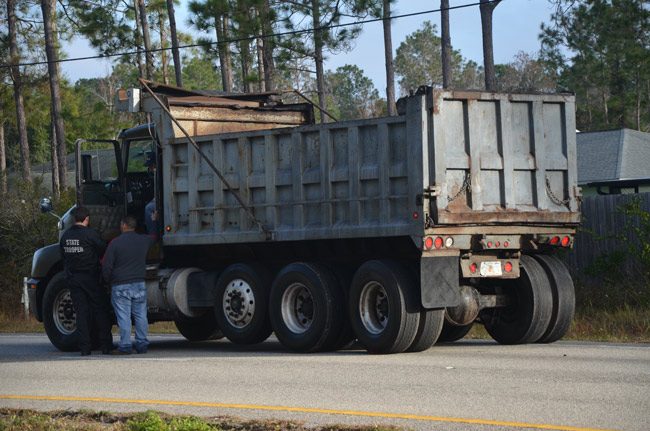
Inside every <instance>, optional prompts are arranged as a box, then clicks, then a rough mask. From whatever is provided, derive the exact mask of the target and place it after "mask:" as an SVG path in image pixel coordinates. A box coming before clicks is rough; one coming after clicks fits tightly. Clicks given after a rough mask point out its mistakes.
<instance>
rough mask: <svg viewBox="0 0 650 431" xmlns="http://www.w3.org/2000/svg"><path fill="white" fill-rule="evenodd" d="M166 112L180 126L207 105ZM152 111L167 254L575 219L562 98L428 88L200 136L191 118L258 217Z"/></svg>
mask: <svg viewBox="0 0 650 431" xmlns="http://www.w3.org/2000/svg"><path fill="white" fill-rule="evenodd" d="M169 100H172V99H169ZM170 106H173V107H174V110H175V111H174V112H175V113H176V114H175V115H178V116H179V119H180V120H181V121H188V122H191V121H199V120H198V119H200V118H201V115H202V114H201V112H202V110H203V109H207V107H205V106H200V107H198V108H195V107H192V106H180V105H176V104H175V103H174V102H173V101H171V102H170ZM213 109H216V108H213ZM242 109H244V108H242ZM149 112H151V113H152V119H153V121H155V122H156V124H157V127H158V132H157V133H158V136H159V137H160V138H161V144H162V151H163V162H164V164H163V179H164V182H163V192H164V224H165V226H168V227H169V231H168V233H166V235H165V237H164V242H165V244H166V245H192V244H216V243H239V242H254V241H267V240H268V239H269V238H272V240H274V241H296V240H307V239H315V240H317V239H338V238H368V237H376V238H378V237H396V236H410V237H411V238H413V240H414V241H416V243H419V240H418V238H421V237H422V236H423V235H424V232H425V229H427V228H431V227H454V226H456V227H463V226H464V227H466V228H468V229H474V228H473V227H472V226H475V228H476V229H478V228H481V229H485V227H486V226H488V227H489V226H496V227H497V228H503V227H504V226H511V227H512V228H515V229H517V231H518V232H519V231H521V229H523V231H524V232H526V229H528V228H530V232H531V233H534V232H536V230H535V229H538V230H539V229H542V228H543V227H545V226H546V227H557V228H560V227H563V228H565V227H570V226H574V225H575V224H576V223H577V222H578V221H579V217H580V215H579V212H578V203H577V198H578V196H577V188H576V179H577V177H576V152H575V148H576V144H575V116H574V97H573V96H569V95H552V96H551V95H513V94H496V93H485V92H453V91H452V92H449V91H445V92H436V91H432V90H431V89H427V90H422V91H420V92H418V94H416V95H414V96H410V97H408V98H405V99H404V100H403V101H402V102H401V103H400V112H401V115H399V116H395V117H384V118H376V119H368V120H358V121H348V122H338V123H330V124H324V125H308V126H302V127H292V128H278V129H273V130H258V131H248V132H246V131H244V132H238V133H220V134H208V135H206V134H203V133H199V132H201V131H203V130H205V129H202V128H201V127H203V123H199V125H197V129H196V130H197V133H196V134H197V135H199V136H198V137H197V138H196V141H197V143H198V145H199V147H200V148H201V150H202V151H203V152H204V153H205V154H206V155H207V156H208V157H209V159H210V160H211V161H212V162H213V163H214V165H215V166H216V167H217V168H218V169H219V171H220V172H221V173H223V175H224V176H225V178H226V179H227V181H228V182H229V183H230V184H231V186H232V189H233V191H234V192H236V193H237V194H238V195H239V196H240V197H241V199H242V200H243V201H244V202H245V204H246V205H247V206H248V207H249V208H250V209H251V210H252V212H253V214H254V217H255V219H256V220H253V219H252V218H251V217H250V216H249V214H247V212H246V211H244V210H242V208H241V207H240V205H239V204H238V202H237V199H236V198H235V196H234V193H233V192H231V191H229V190H228V189H227V187H226V186H225V185H224V184H223V183H222V182H221V181H220V180H219V179H218V176H217V175H215V173H214V172H213V171H212V169H211V168H210V167H209V166H208V164H207V163H206V162H205V161H204V160H202V159H201V157H200V156H199V155H198V154H197V151H196V150H195V149H194V148H193V147H192V146H191V145H190V144H189V142H188V140H187V139H186V138H179V137H178V135H177V131H176V130H175V129H174V126H173V124H172V122H171V121H170V119H169V117H168V116H167V114H165V113H164V112H163V111H162V110H160V109H158V108H156V107H155V106H154V105H149ZM215 112H216V111H215ZM273 115H277V113H274V114H273ZM292 115H295V112H294V113H292ZM206 124H208V123H206ZM219 124H220V126H218V127H229V125H231V124H244V123H239V122H238V121H235V122H233V121H220V122H219ZM206 127H207V126H206ZM215 127H217V126H216V125H215ZM233 127H234V126H233ZM256 221H259V222H260V223H261V224H262V225H263V226H264V227H265V229H266V230H267V232H261V229H260V226H259V224H257V223H256ZM269 232H271V233H272V235H268V233H269Z"/></svg>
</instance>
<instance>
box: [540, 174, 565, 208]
mask: <svg viewBox="0 0 650 431" xmlns="http://www.w3.org/2000/svg"><path fill="white" fill-rule="evenodd" d="M545 178H546V194H547V195H548V197H549V198H551V201H552V202H553V203H554V204H555V205H560V206H565V207H567V209H568V210H569V211H571V207H570V206H569V202H571V199H564V200H562V199H560V198H558V197H557V196H555V193H553V190H551V181H550V180H549V179H548V176H545Z"/></svg>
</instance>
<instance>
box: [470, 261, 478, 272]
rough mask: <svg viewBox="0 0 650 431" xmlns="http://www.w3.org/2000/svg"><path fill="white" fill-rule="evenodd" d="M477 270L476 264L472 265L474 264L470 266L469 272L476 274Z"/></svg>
mask: <svg viewBox="0 0 650 431" xmlns="http://www.w3.org/2000/svg"><path fill="white" fill-rule="evenodd" d="M477 269H478V266H476V264H475V263H472V264H470V265H469V272H471V273H472V274H476V270H477Z"/></svg>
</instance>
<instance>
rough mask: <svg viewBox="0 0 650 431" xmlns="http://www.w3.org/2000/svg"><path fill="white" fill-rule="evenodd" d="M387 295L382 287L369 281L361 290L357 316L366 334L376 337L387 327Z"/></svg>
mask: <svg viewBox="0 0 650 431" xmlns="http://www.w3.org/2000/svg"><path fill="white" fill-rule="evenodd" d="M388 306H389V303H388V295H387V294H386V289H384V286H382V285H381V284H379V283H377V282H376V281H371V282H369V283H367V284H366V285H365V286H363V289H361V296H360V297H359V316H360V317H361V323H362V324H363V326H364V327H365V328H366V330H367V331H368V332H370V333H371V334H373V335H378V334H380V333H382V332H383V331H384V329H386V326H387V325H388V314H389V311H388Z"/></svg>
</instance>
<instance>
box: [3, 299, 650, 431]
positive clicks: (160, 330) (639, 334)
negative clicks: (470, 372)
mask: <svg viewBox="0 0 650 431" xmlns="http://www.w3.org/2000/svg"><path fill="white" fill-rule="evenodd" d="M3 332H4V333H43V332H44V329H43V324H42V323H41V322H38V321H36V319H34V318H33V317H29V318H28V319H25V318H24V317H20V316H11V315H9V314H7V313H2V312H0V333H3ZM113 332H114V334H117V327H116V326H114V327H113ZM149 332H150V333H151V334H178V330H177V329H176V326H175V325H174V322H156V323H153V324H151V325H149ZM465 338H468V339H477V340H484V339H490V336H489V335H488V333H487V332H486V331H485V328H484V327H483V326H482V325H474V327H472V329H471V331H470V332H469V334H467V336H466V337H465ZM564 339H565V340H578V341H579V340H582V341H607V342H618V343H650V309H648V308H641V307H629V306H623V307H619V308H617V309H612V310H601V309H598V308H582V309H578V311H577V312H576V317H575V319H574V320H573V324H572V325H571V329H569V332H568V334H567V335H566V336H565V337H564ZM0 431H2V430H1V429H0Z"/></svg>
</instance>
